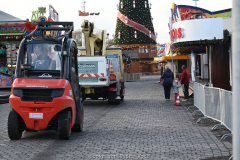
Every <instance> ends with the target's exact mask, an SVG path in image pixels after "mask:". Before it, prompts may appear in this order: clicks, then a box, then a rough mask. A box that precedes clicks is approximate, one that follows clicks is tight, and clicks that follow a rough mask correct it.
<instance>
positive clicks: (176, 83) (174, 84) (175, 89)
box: [173, 79, 181, 101]
mask: <svg viewBox="0 0 240 160" xmlns="http://www.w3.org/2000/svg"><path fill="white" fill-rule="evenodd" d="M180 87H181V85H178V80H177V79H175V82H173V93H175V101H176V100H177V96H178V93H179V91H178V88H180Z"/></svg>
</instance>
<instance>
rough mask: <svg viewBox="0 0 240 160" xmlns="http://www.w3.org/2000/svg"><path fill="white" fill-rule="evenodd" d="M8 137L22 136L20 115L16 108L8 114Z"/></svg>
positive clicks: (19, 137)
mask: <svg viewBox="0 0 240 160" xmlns="http://www.w3.org/2000/svg"><path fill="white" fill-rule="evenodd" d="M8 137H9V138H10V139H12V140H16V139H21V138H22V130H21V128H20V116H19V114H18V113H17V112H16V111H15V110H11V111H10V113H9V115H8Z"/></svg>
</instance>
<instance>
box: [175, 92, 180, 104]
mask: <svg viewBox="0 0 240 160" xmlns="http://www.w3.org/2000/svg"><path fill="white" fill-rule="evenodd" d="M175 106H181V104H180V98H179V94H178V95H177V100H176V104H175Z"/></svg>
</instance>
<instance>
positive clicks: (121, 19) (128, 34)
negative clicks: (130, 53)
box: [114, 0, 156, 48]
mask: <svg viewBox="0 0 240 160" xmlns="http://www.w3.org/2000/svg"><path fill="white" fill-rule="evenodd" d="M148 4H149V3H148V0H138V1H136V0H119V6H121V7H119V8H118V9H119V10H118V15H117V24H116V29H115V37H114V45H118V46H121V47H123V46H126V47H127V45H131V47H133V48H134V46H145V47H149V46H156V36H155V32H154V27H153V23H152V16H151V12H150V9H149V6H148ZM123 5H124V7H122V6H123ZM135 31H136V34H135ZM118 33H121V35H120V38H119V35H118ZM135 44H136V45H135ZM144 44H147V45H144Z"/></svg>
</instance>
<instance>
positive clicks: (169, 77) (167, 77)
mask: <svg viewBox="0 0 240 160" xmlns="http://www.w3.org/2000/svg"><path fill="white" fill-rule="evenodd" d="M165 68H166V70H165V71H164V72H163V75H162V79H163V84H162V85H163V87H164V94H165V100H170V90H171V87H172V84H173V79H174V76H173V72H172V71H171V70H170V69H169V66H168V65H166V66H165Z"/></svg>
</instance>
